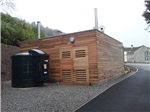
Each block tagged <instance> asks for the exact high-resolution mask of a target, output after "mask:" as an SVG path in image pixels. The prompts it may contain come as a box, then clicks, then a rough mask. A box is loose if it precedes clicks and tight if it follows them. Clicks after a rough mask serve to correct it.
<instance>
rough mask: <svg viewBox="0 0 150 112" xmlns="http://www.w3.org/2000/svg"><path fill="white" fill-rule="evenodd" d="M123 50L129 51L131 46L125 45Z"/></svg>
mask: <svg viewBox="0 0 150 112" xmlns="http://www.w3.org/2000/svg"><path fill="white" fill-rule="evenodd" d="M123 50H124V51H126V52H129V51H130V50H131V48H130V47H126V48H124V49H123Z"/></svg>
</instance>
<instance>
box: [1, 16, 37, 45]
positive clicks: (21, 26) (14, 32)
mask: <svg viewBox="0 0 150 112" xmlns="http://www.w3.org/2000/svg"><path fill="white" fill-rule="evenodd" d="M33 39H37V36H36V34H35V32H34V31H33V30H32V28H31V27H30V26H28V25H27V23H25V22H24V21H23V20H20V19H18V18H15V17H11V16H10V15H9V14H3V13H1V43H4V44H8V45H14V46H20V42H21V41H27V40H33Z"/></svg>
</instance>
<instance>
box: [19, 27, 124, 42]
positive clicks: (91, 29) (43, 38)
mask: <svg viewBox="0 0 150 112" xmlns="http://www.w3.org/2000/svg"><path fill="white" fill-rule="evenodd" d="M94 30H97V29H90V30H84V31H78V32H73V33H67V34H62V35H56V36H49V37H44V38H40V39H47V38H53V37H58V36H64V35H70V34H74V33H81V32H87V31H94ZM97 31H99V30H97ZM99 32H100V33H103V32H101V31H99ZM103 34H104V35H107V34H106V33H103ZM107 36H108V37H110V38H112V39H114V38H113V37H111V36H109V35H107ZM40 39H38V38H37V39H32V40H26V41H22V42H20V43H23V42H28V41H33V40H40ZM114 40H116V39H114ZM116 41H118V40H116ZM118 42H120V41H118ZM120 43H122V42H120ZM122 44H123V43H122Z"/></svg>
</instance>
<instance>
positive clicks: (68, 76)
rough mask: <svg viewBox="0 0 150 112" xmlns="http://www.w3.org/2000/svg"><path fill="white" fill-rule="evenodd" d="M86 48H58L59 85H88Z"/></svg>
mask: <svg viewBox="0 0 150 112" xmlns="http://www.w3.org/2000/svg"><path fill="white" fill-rule="evenodd" d="M88 68H89V66H88V47H87V46H84V47H72V46H69V47H62V48H60V75H61V81H60V84H75V85H89V70H88Z"/></svg>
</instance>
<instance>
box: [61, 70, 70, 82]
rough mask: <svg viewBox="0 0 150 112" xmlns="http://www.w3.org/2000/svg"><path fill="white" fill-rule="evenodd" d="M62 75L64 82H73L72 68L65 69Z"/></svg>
mask: <svg viewBox="0 0 150 112" xmlns="http://www.w3.org/2000/svg"><path fill="white" fill-rule="evenodd" d="M62 76H63V81H64V82H71V70H63V71H62Z"/></svg>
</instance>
